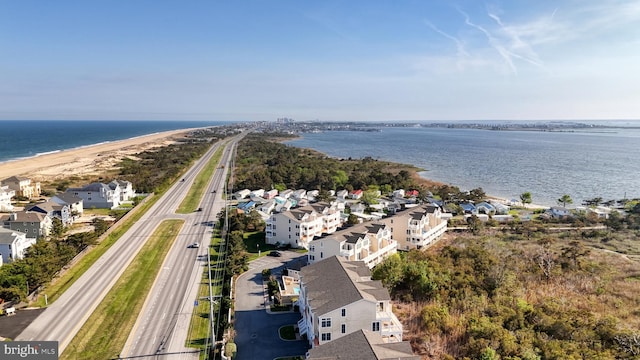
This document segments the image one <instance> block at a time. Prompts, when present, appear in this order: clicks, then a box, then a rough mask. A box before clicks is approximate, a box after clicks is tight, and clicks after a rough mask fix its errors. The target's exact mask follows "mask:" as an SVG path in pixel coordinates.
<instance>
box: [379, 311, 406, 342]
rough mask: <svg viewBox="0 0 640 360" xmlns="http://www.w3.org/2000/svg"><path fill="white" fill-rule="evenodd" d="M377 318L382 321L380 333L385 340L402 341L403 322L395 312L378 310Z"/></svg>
mask: <svg viewBox="0 0 640 360" xmlns="http://www.w3.org/2000/svg"><path fill="white" fill-rule="evenodd" d="M376 320H378V321H380V335H381V336H382V338H383V339H384V340H385V342H400V341H402V324H401V323H400V320H398V318H397V317H396V316H395V315H394V314H393V313H390V312H378V313H376Z"/></svg>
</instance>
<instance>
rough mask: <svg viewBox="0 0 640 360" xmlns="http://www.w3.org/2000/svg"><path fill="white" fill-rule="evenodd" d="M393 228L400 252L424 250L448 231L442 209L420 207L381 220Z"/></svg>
mask: <svg viewBox="0 0 640 360" xmlns="http://www.w3.org/2000/svg"><path fill="white" fill-rule="evenodd" d="M380 222H382V223H385V224H387V225H388V226H389V227H390V228H391V233H392V237H393V239H394V240H395V241H396V242H397V243H398V250H404V251H408V250H412V249H422V248H424V247H426V246H429V245H431V244H432V243H434V242H435V241H437V240H438V239H440V237H442V235H444V233H445V231H447V220H446V219H443V218H442V212H441V211H440V208H439V207H437V206H433V205H420V206H417V207H413V208H409V209H406V210H403V211H400V212H397V213H396V215H394V216H390V217H388V218H384V219H382V220H380Z"/></svg>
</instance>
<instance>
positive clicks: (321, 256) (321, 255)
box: [320, 251, 324, 259]
mask: <svg viewBox="0 0 640 360" xmlns="http://www.w3.org/2000/svg"><path fill="white" fill-rule="evenodd" d="M323 256H324V254H322V251H320V259H322V258H323Z"/></svg>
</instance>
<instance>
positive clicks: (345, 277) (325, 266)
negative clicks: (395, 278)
mask: <svg viewBox="0 0 640 360" xmlns="http://www.w3.org/2000/svg"><path fill="white" fill-rule="evenodd" d="M300 274H301V283H302V284H303V285H304V287H305V289H306V294H307V295H306V296H307V299H308V301H309V305H310V306H311V308H312V309H313V311H314V312H315V313H316V314H318V315H322V314H326V313H328V312H330V311H333V310H336V309H339V308H342V307H345V306H346V305H349V304H351V303H354V302H356V301H359V300H369V301H374V302H376V301H380V300H391V297H390V296H389V292H388V291H387V289H385V288H384V287H383V286H382V282H380V281H377V280H375V281H374V280H371V270H369V268H368V267H367V265H365V263H364V262H362V261H347V260H344V259H343V258H342V257H337V256H332V257H330V258H327V259H324V260H322V261H319V262H317V263H314V264H312V265H309V266H305V267H303V268H302V270H301V271H300Z"/></svg>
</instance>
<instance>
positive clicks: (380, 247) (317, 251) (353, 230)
mask: <svg viewBox="0 0 640 360" xmlns="http://www.w3.org/2000/svg"><path fill="white" fill-rule="evenodd" d="M396 250H397V243H396V242H395V240H393V239H392V237H391V228H390V227H389V226H388V225H386V224H383V223H379V222H371V223H362V224H358V225H355V226H352V227H349V228H346V229H343V230H339V231H336V232H334V233H333V234H329V235H326V236H323V237H321V238H318V239H314V240H313V241H311V243H310V244H309V253H308V254H307V259H308V263H309V264H313V263H315V262H318V261H321V260H323V259H326V258H329V257H331V256H341V257H343V258H345V259H346V260H349V261H363V262H364V263H365V264H366V265H367V266H368V267H369V268H370V269H371V268H373V267H374V266H376V265H378V264H379V263H380V262H382V260H384V259H386V258H387V257H389V256H391V255H393V254H395V253H396Z"/></svg>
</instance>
